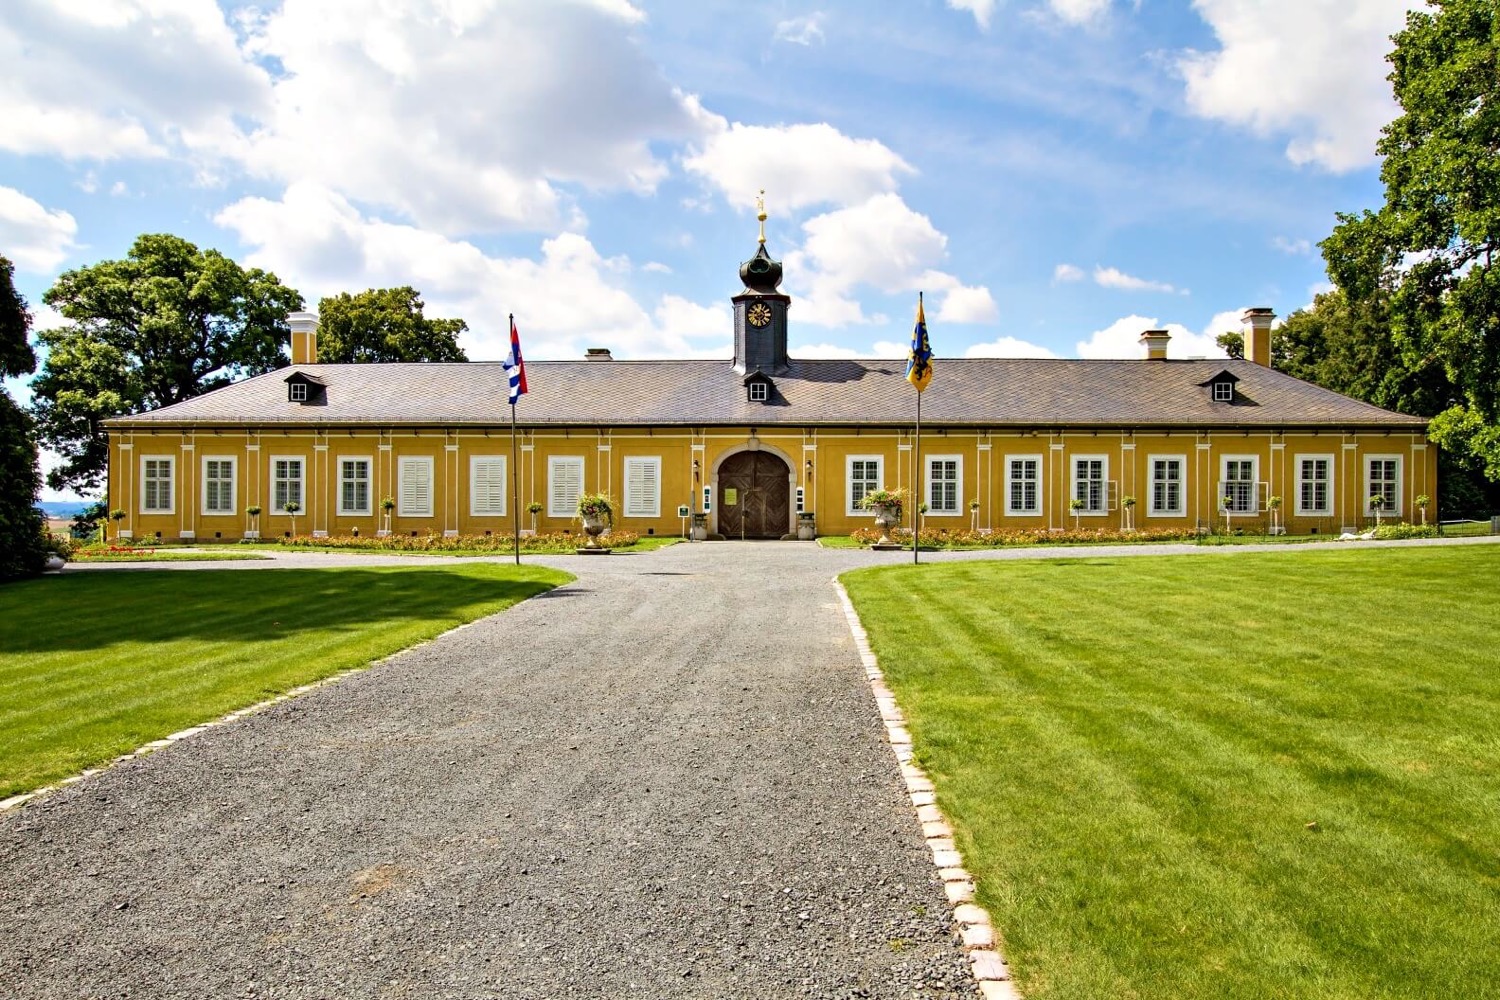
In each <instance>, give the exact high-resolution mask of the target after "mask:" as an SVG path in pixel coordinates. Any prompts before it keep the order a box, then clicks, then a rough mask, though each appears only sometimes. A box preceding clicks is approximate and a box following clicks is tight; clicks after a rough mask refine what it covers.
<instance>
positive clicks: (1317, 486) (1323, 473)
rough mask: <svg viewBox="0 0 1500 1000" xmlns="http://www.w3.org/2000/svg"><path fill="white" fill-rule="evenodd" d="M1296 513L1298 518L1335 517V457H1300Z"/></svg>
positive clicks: (1296, 467) (1298, 458) (1297, 461)
mask: <svg viewBox="0 0 1500 1000" xmlns="http://www.w3.org/2000/svg"><path fill="white" fill-rule="evenodd" d="M1294 461H1295V462H1296V465H1295V466H1293V467H1294V468H1295V469H1296V470H1297V498H1296V504H1295V507H1296V511H1297V516H1298V517H1332V516H1333V456H1332V455H1298V456H1296V458H1295V459H1294Z"/></svg>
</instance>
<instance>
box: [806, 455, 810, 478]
mask: <svg viewBox="0 0 1500 1000" xmlns="http://www.w3.org/2000/svg"><path fill="white" fill-rule="evenodd" d="M805 466H806V468H807V478H808V479H811V478H812V459H810V458H809V459H808V460H807V462H806V463H805Z"/></svg>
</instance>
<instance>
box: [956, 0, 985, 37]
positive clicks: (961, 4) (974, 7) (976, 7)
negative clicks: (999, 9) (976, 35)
mask: <svg viewBox="0 0 1500 1000" xmlns="http://www.w3.org/2000/svg"><path fill="white" fill-rule="evenodd" d="M995 2H996V0H948V6H949V7H950V8H951V9H953V10H966V11H968V12H969V13H971V14H973V15H974V21H975V22H976V23H977V24H978V25H979V27H980V28H981V29H982V30H984V31H988V30H989V28H990V18H991V17H993V16H994V13H995Z"/></svg>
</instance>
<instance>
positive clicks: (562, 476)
mask: <svg viewBox="0 0 1500 1000" xmlns="http://www.w3.org/2000/svg"><path fill="white" fill-rule="evenodd" d="M582 495H583V458H582V456H574V455H562V456H554V457H552V458H549V459H547V516H548V517H577V516H578V498H579V497H580V496H582Z"/></svg>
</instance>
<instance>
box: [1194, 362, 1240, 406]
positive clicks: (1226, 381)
mask: <svg viewBox="0 0 1500 1000" xmlns="http://www.w3.org/2000/svg"><path fill="white" fill-rule="evenodd" d="M1239 380H1240V377H1239V376H1238V375H1236V374H1235V373H1234V372H1232V371H1230V370H1229V369H1228V368H1225V369H1222V370H1221V371H1220V372H1219V373H1218V374H1217V375H1215V376H1213V377H1212V378H1210V379H1207V380H1206V381H1203V382H1199V383H1198V384H1199V385H1201V386H1206V387H1207V388H1208V398H1209V399H1211V400H1213V401H1214V402H1215V403H1233V402H1234V387H1235V383H1237V382H1239Z"/></svg>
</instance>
